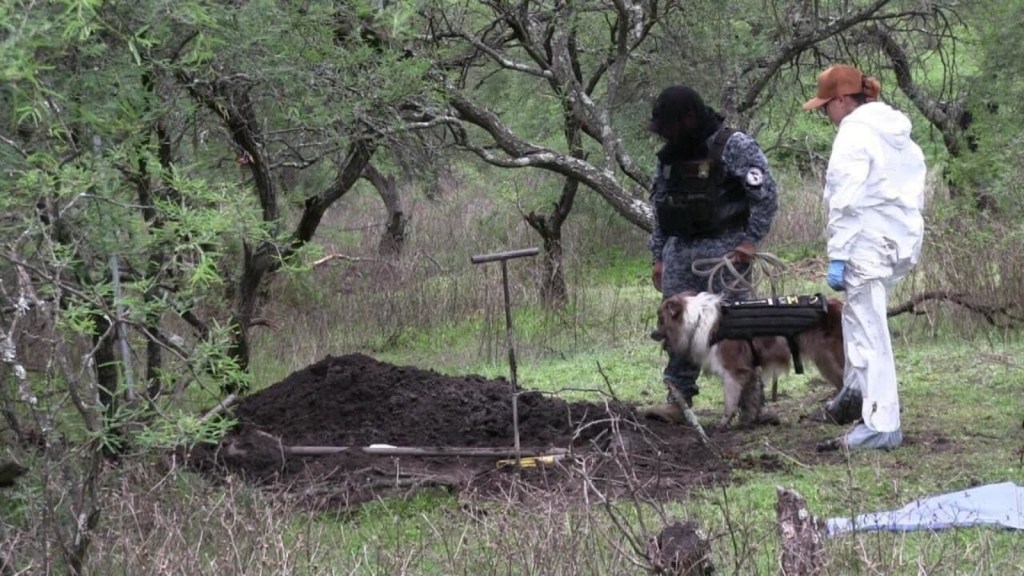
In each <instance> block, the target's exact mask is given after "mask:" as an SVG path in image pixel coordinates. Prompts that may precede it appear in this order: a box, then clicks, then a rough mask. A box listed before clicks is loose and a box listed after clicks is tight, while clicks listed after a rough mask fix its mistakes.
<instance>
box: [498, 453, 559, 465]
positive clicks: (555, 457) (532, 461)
mask: <svg viewBox="0 0 1024 576" xmlns="http://www.w3.org/2000/svg"><path fill="white" fill-rule="evenodd" d="M565 457H566V454H549V455H547V456H531V457H529V458H520V459H519V461H518V465H519V467H520V468H536V467H537V466H538V465H542V464H554V463H555V462H558V461H559V460H561V459H562V458H565ZM509 466H516V459H515V458H511V459H508V460H498V463H497V467H498V468H507V467H509Z"/></svg>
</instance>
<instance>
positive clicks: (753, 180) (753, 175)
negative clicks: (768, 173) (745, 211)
mask: <svg viewBox="0 0 1024 576" xmlns="http://www.w3.org/2000/svg"><path fill="white" fill-rule="evenodd" d="M762 183H764V172H761V169H760V168H751V169H750V170H747V184H749V185H751V186H760V185H761V184H762Z"/></svg>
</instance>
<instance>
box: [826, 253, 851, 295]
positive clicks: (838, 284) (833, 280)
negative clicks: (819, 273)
mask: <svg viewBox="0 0 1024 576" xmlns="http://www.w3.org/2000/svg"><path fill="white" fill-rule="evenodd" d="M845 271H846V261H844V260H832V261H831V262H829V263H828V276H826V277H825V280H826V281H827V282H828V285H829V286H830V287H832V289H833V290H835V291H837V292H842V291H843V290H846V284H845V283H844V282H843V272H845Z"/></svg>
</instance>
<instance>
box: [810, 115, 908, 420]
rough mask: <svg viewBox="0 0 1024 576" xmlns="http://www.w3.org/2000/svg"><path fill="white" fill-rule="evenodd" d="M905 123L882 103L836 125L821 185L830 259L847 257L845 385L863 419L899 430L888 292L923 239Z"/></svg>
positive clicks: (844, 314) (844, 313)
mask: <svg viewBox="0 0 1024 576" xmlns="http://www.w3.org/2000/svg"><path fill="white" fill-rule="evenodd" d="M910 129H911V125H910V120H909V119H908V118H907V117H906V116H905V115H904V114H903V113H901V112H899V111H897V110H894V109H893V108H891V107H890V106H889V105H887V104H884V103H881V102H868V103H866V104H862V105H860V106H858V107H857V108H855V109H854V110H853V111H852V112H851V113H850V114H848V115H847V116H846V117H845V118H843V120H842V121H841V122H840V124H839V131H838V134H837V135H836V138H835V142H834V143H833V146H832V155H831V156H830V157H829V162H828V173H827V175H826V183H825V193H824V197H825V206H826V208H827V210H828V257H829V260H843V261H845V262H846V267H845V272H844V278H843V280H844V283H845V286H846V303H845V306H844V309H843V338H844V341H845V344H844V347H845V352H846V368H845V372H844V376H843V386H844V388H850V389H853V390H858V391H860V393H861V395H862V396H863V399H864V405H863V412H862V417H863V420H864V424H865V425H866V426H867V427H868V428H870V429H871V430H873V431H875V432H883V433H884V432H894V431H898V430H899V428H900V404H899V396H898V393H897V386H896V367H895V363H894V360H893V354H892V342H891V340H890V337H889V325H888V322H887V319H886V310H887V307H888V293H889V290H890V289H891V288H892V286H893V285H894V284H895V283H896V282H897V281H899V280H900V279H901V278H903V277H904V276H905V275H906V274H907V272H909V271H910V269H911V268H912V267H913V266H914V265H915V264H917V260H918V256H919V255H920V253H921V240H922V237H923V236H924V219H923V218H922V215H921V212H922V210H923V208H924V188H925V174H926V167H925V162H924V154H923V153H922V152H921V148H920V147H919V146H918V145H917V144H915V143H914V141H913V140H911V138H910Z"/></svg>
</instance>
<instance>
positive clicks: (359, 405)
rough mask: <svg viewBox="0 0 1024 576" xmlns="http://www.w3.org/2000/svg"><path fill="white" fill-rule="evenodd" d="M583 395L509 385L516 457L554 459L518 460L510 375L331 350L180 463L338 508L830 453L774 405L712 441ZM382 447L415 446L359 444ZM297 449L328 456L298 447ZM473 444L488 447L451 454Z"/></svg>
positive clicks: (580, 491) (713, 478) (814, 432)
mask: <svg viewBox="0 0 1024 576" xmlns="http://www.w3.org/2000/svg"><path fill="white" fill-rule="evenodd" d="M823 392H824V394H825V395H827V391H825V390H823ZM659 393H660V391H659ZM594 395H595V397H598V400H597V401H594V402H566V401H564V400H562V399H560V398H557V397H554V396H551V395H546V394H542V393H539V392H535V391H526V390H520V391H519V394H518V395H517V411H518V416H519V418H518V420H519V438H520V455H523V454H535V453H539V454H542V455H547V454H559V456H558V457H557V458H554V459H553V461H552V462H550V463H546V464H545V463H539V464H537V465H535V466H515V465H508V463H507V462H503V461H509V460H511V462H512V463H514V462H515V451H514V446H515V434H514V427H513V425H512V410H513V401H512V399H513V389H512V385H511V384H510V382H509V381H507V380H505V379H500V378H499V379H487V378H483V377H480V376H472V375H469V376H450V375H445V374H440V373H438V372H434V371H431V370H424V369H420V368H416V367H412V366H396V365H392V364H387V363H384V362H379V361H377V360H375V359H373V358H371V357H369V356H366V355H362V354H349V355H345V356H337V357H335V356H328V357H327V358H324V359H323V360H321V361H320V362H317V363H315V364H313V365H310V366H308V367H306V368H304V369H302V370H299V371H297V372H295V373H293V374H291V375H290V376H288V377H287V378H285V379H284V380H282V381H281V382H278V383H276V384H274V385H272V386H270V387H268V388H266V389H264V390H262V391H260V392H258V393H254V394H252V395H250V396H248V397H246V398H244V399H243V400H241V401H240V402H238V403H237V404H236V405H235V406H233V407H232V409H231V413H232V414H231V415H232V416H233V417H234V418H236V419H237V420H238V425H237V426H236V427H235V428H234V429H233V430H232V431H231V432H230V433H229V434H228V435H227V436H226V437H225V438H224V439H223V441H222V442H221V443H220V444H219V445H217V446H199V447H197V448H195V449H193V451H192V452H191V453H190V455H189V461H190V463H191V464H192V465H193V466H195V467H197V468H198V469H200V470H203V471H204V472H206V473H209V474H211V475H214V476H216V477H225V476H227V475H235V476H241V477H244V478H246V479H247V480H249V481H251V482H255V483H260V484H263V485H267V486H271V487H276V488H281V489H283V490H287V491H288V492H289V493H291V494H294V495H297V496H298V497H299V498H300V499H304V500H308V503H309V504H311V505H315V506H316V507H324V508H332V509H339V508H347V507H351V506H356V505H358V504H359V503H361V502H365V501H367V500H369V499H374V498H377V497H381V496H388V495H396V494H408V493H411V492H414V491H417V490H426V489H435V490H436V489H440V490H448V491H451V492H452V493H455V494H458V495H459V496H460V497H463V498H464V497H482V498H489V497H496V498H502V499H508V498H529V497H531V496H532V497H536V496H538V495H539V496H540V497H542V498H549V497H551V496H552V495H554V494H556V493H557V494H559V495H566V496H570V497H571V496H579V497H588V498H593V497H596V496H598V493H600V496H609V497H615V496H620V495H623V494H626V493H628V494H631V495H633V496H637V495H640V496H645V497H650V498H655V499H666V498H676V497H681V496H683V495H684V494H685V493H686V491H687V490H689V489H692V488H693V487H697V486H710V485H716V484H720V483H723V482H730V481H731V480H732V477H733V471H734V470H736V469H741V468H747V469H771V470H776V469H782V468H785V467H787V466H792V465H807V464H814V463H815V462H821V461H836V460H838V459H841V455H839V454H835V453H831V454H829V453H826V454H818V453H816V452H815V451H814V445H815V443H816V442H817V441H818V440H820V439H821V438H822V436H823V435H825V434H833V433H835V432H836V429H835V428H834V427H828V426H825V425H822V424H812V423H805V422H799V421H798V420H797V418H796V417H795V416H786V415H783V424H782V426H763V427H759V428H755V429H753V430H733V429H730V430H722V431H714V430H709V433H710V435H711V441H712V443H713V445H714V447H715V450H712V449H709V447H707V446H705V445H703V444H702V443H701V442H700V441H699V439H698V437H697V436H696V435H695V433H694V432H693V430H691V429H689V428H686V427H684V426H681V425H679V424H671V423H666V422H660V421H657V420H652V419H646V418H643V417H642V416H640V415H638V413H637V406H635V405H631V404H625V403H621V402H618V401H616V400H615V399H614V398H611V394H603V395H602V394H600V393H595V394H594ZM602 397H604V398H607V400H602V399H600V398H602ZM700 399H701V397H700V396H698V397H697V400H698V403H697V408H698V410H697V413H698V415H699V416H700V418H701V420H702V422H705V423H713V422H714V421H715V420H716V418H717V416H718V414H716V412H715V411H714V410H712V409H708V410H702V409H701V407H700ZM818 400H820V398H813V399H812V398H805V399H802V400H794V399H786V398H785V397H783V399H782V400H780V402H779V403H778V404H777V405H773V406H772V409H774V410H778V411H779V412H780V414H783V413H784V412H785V413H789V414H796V413H798V410H802V409H804V408H806V406H804V405H803V404H806V405H808V406H809V405H810V404H811V403H813V402H817V401H818ZM797 404H801V405H800V406H799V407H797ZM379 445H386V446H393V447H396V449H397V450H393V451H398V452H420V453H415V454H399V455H395V454H378V453H369V451H368V450H366V448H368V447H373V448H371V451H372V450H373V449H378V450H379V449H380V448H381V446H379ZM296 447H299V449H298V450H296V449H295V448H296ZM302 447H313V451H314V452H317V451H319V452H330V450H322V448H324V447H328V448H333V453H326V454H319V455H306V454H302V453H301V452H302V451H303V448H302ZM339 447H343V448H344V450H340V451H339V450H338V448H339ZM470 448H474V449H479V450H481V451H484V452H485V454H484V455H473V454H470V455H467V454H462V453H458V452H465V451H466V450H465V449H470ZM318 449H319V450H318ZM406 449H409V450H406ZM385 450H386V448H385ZM502 451H503V452H505V454H501V453H500V452H502ZM422 453H426V454H428V455H423V454H422ZM563 454H564V455H563ZM530 462H531V461H530V460H528V459H524V461H523V463H525V464H529V463H530Z"/></svg>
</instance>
